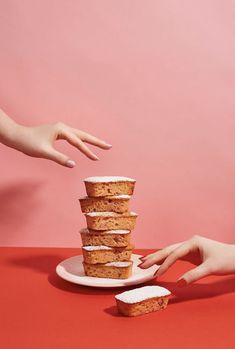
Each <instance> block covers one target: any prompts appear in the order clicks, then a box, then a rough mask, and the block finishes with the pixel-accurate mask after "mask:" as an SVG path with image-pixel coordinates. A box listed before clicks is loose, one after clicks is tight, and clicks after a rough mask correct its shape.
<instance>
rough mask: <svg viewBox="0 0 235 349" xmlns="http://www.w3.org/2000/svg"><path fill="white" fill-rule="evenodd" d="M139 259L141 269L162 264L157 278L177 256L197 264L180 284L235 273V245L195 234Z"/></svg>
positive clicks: (181, 279)
mask: <svg viewBox="0 0 235 349" xmlns="http://www.w3.org/2000/svg"><path fill="white" fill-rule="evenodd" d="M140 259H141V261H142V263H141V264H140V265H139V267H140V268H143V269H146V268H149V267H151V266H152V265H154V264H161V266H160V268H159V269H158V271H157V272H156V274H155V275H156V277H159V276H161V275H162V274H164V273H165V272H166V271H167V270H168V268H170V266H171V265H173V264H174V263H175V262H176V261H177V260H178V259H184V260H187V261H189V262H191V263H193V264H194V265H195V266H196V267H195V268H193V269H191V270H189V271H188V272H187V273H185V274H184V275H182V276H181V277H180V278H179V279H178V281H177V282H178V285H179V286H185V285H188V284H190V283H192V282H195V281H197V280H199V279H202V278H203V277H205V276H208V275H226V274H235V245H233V244H225V243H222V242H218V241H214V240H210V239H207V238H204V237H202V236H197V235H196V236H194V237H193V238H191V239H190V240H187V241H185V242H182V243H178V244H174V245H170V246H167V247H165V248H163V249H162V250H160V251H157V252H155V253H152V254H150V255H148V256H145V257H142V258H140Z"/></svg>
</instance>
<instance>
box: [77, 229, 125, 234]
mask: <svg viewBox="0 0 235 349" xmlns="http://www.w3.org/2000/svg"><path fill="white" fill-rule="evenodd" d="M105 231H106V234H128V233H130V230H122V229H120V230H118V229H117V230H105ZM80 233H83V234H92V233H93V232H90V230H89V229H88V228H83V229H81V230H80ZM98 234H99V233H98Z"/></svg>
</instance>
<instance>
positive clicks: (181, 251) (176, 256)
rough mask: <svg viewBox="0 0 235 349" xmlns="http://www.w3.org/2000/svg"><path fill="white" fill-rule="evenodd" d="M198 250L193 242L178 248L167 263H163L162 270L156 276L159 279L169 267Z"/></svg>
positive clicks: (166, 260)
mask: <svg viewBox="0 0 235 349" xmlns="http://www.w3.org/2000/svg"><path fill="white" fill-rule="evenodd" d="M194 249H196V246H195V244H193V242H192V241H191V240H189V241H187V242H185V243H183V244H182V245H180V246H179V247H177V248H176V249H175V250H174V251H172V252H171V253H170V254H169V256H168V257H167V258H166V259H165V261H164V262H163V263H162V265H161V266H160V268H159V269H158V271H157V274H156V276H157V277H159V276H160V275H162V274H163V273H165V272H166V271H167V270H168V269H169V267H170V266H171V265H172V264H174V263H175V262H176V261H177V260H178V259H180V258H182V257H183V256H185V255H187V254H189V252H191V251H192V250H194Z"/></svg>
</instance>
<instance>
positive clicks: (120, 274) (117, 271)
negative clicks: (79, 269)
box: [83, 261, 133, 279]
mask: <svg viewBox="0 0 235 349" xmlns="http://www.w3.org/2000/svg"><path fill="white" fill-rule="evenodd" d="M132 265H133V262H132V261H126V262H123V261H122V262H109V263H105V264H87V263H85V262H83V267H84V272H85V274H86V275H87V276H92V277H98V278H108V279H128V278H129V277H130V276H131V274H132Z"/></svg>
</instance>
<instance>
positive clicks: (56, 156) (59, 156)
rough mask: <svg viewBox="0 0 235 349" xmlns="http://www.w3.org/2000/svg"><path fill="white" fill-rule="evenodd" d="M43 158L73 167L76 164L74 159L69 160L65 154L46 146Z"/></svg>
mask: <svg viewBox="0 0 235 349" xmlns="http://www.w3.org/2000/svg"><path fill="white" fill-rule="evenodd" d="M44 158H45V159H49V160H52V161H55V162H56V163H57V164H60V165H62V166H65V167H70V168H73V167H74V166H75V165H76V163H75V161H73V160H70V158H69V157H68V156H67V155H65V154H63V153H60V152H59V151H57V150H56V149H54V148H48V149H47V151H46V153H45V156H44Z"/></svg>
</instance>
